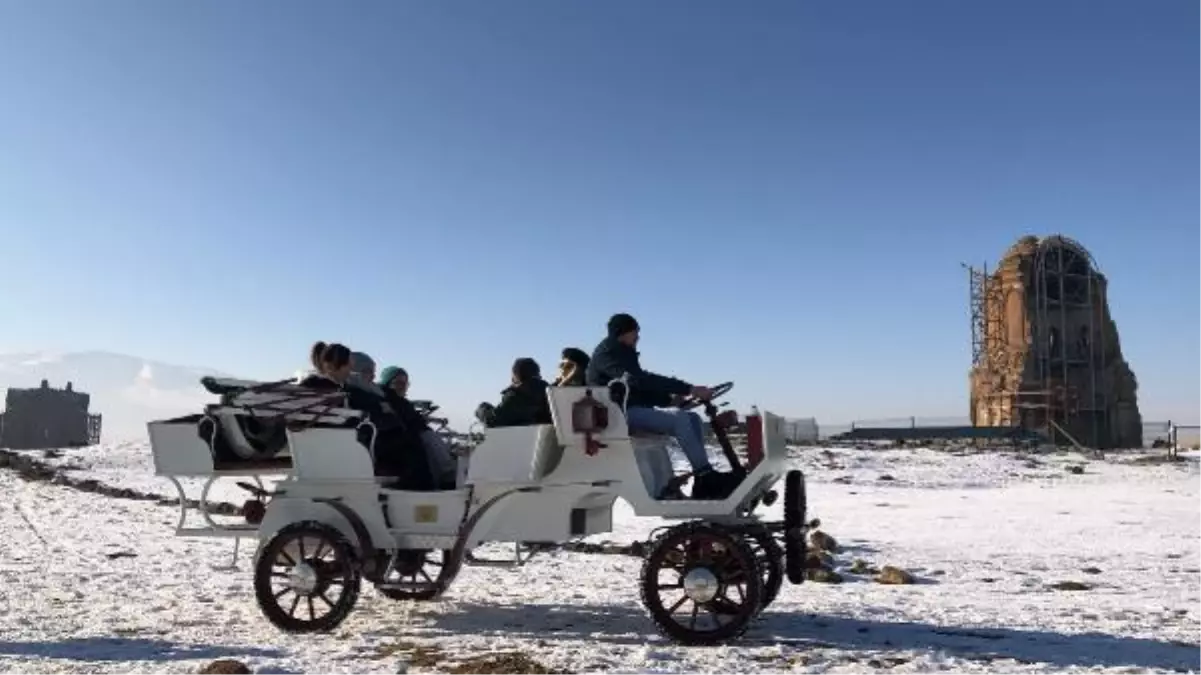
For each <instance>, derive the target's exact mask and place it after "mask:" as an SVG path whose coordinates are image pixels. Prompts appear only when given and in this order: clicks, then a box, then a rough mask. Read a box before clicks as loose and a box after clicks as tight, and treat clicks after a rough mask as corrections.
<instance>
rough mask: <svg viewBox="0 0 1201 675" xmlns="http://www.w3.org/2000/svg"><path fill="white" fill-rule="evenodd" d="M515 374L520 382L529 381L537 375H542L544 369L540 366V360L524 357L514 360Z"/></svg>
mask: <svg viewBox="0 0 1201 675" xmlns="http://www.w3.org/2000/svg"><path fill="white" fill-rule="evenodd" d="M513 375H514V376H515V377H516V378H517V381H518V382H529V381H530V380H532V379H534V378H536V377H541V376H542V369H541V368H539V367H538V362H537V361H535V360H534V359H531V358H529V357H523V358H520V359H517V360H516V361H514V362H513Z"/></svg>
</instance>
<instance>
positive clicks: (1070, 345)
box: [969, 235, 1142, 448]
mask: <svg viewBox="0 0 1201 675" xmlns="http://www.w3.org/2000/svg"><path fill="white" fill-rule="evenodd" d="M969 272H970V280H971V310H972V371H971V378H970V380H971V418H972V424H973V425H976V426H1007V425H1017V426H1021V427H1024V428H1027V429H1031V430H1036V431H1041V432H1044V433H1047V434H1048V435H1049V436H1050V437H1051V438H1053V439H1054V440H1055V441H1056V442H1060V443H1063V442H1068V441H1069V439H1068V438H1067V436H1070V437H1071V438H1073V439H1075V440H1076V441H1078V442H1079V443H1081V444H1083V445H1085V446H1088V447H1092V448H1119V447H1139V446H1141V445H1142V417H1141V415H1140V414H1139V410H1138V397H1137V389H1138V384H1137V382H1136V380H1135V378H1134V373H1133V372H1132V371H1131V370H1130V366H1129V364H1127V363H1126V360H1125V359H1124V358H1122V349H1121V345H1120V343H1119V341H1118V329H1117V326H1116V325H1115V324H1114V321H1113V319H1112V318H1111V317H1110V314H1109V305H1108V302H1107V300H1106V298H1107V293H1106V287H1107V283H1108V282H1107V280H1106V278H1105V276H1104V275H1102V274H1101V272H1100V271H1098V269H1097V266H1096V263H1095V262H1094V261H1093V258H1092V256H1091V255H1090V254H1089V253H1088V251H1086V250H1085V249H1084V247H1083V246H1081V245H1080V244H1078V243H1077V242H1075V241H1072V240H1071V239H1068V238H1067V237H1063V236H1058V235H1055V236H1050V237H1046V238H1043V239H1039V238H1038V237H1033V236H1028V237H1022V238H1021V239H1019V240H1018V242H1017V243H1016V244H1014V245H1013V246H1012V247H1010V249H1009V250H1008V251H1006V253H1005V256H1004V257H1003V258H1002V259H1001V264H1000V265H999V266H998V267H997V269H996V270H993V271H992V272H991V273H990V272H989V271H988V269H987V267H986V268H984V269H983V270H978V269H975V268H971V269H970V270H969Z"/></svg>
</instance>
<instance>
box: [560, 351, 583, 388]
mask: <svg viewBox="0 0 1201 675" xmlns="http://www.w3.org/2000/svg"><path fill="white" fill-rule="evenodd" d="M590 360H591V359H589V358H588V355H587V354H585V353H584V350H582V349H579V348H578V347H567V348H566V349H564V350H563V356H562V358H561V359H560V360H559V376H558V377H556V378H555V382H554V386H556V387H582V386H584V384H585V382H584V374H585V373H586V372H588V361H590Z"/></svg>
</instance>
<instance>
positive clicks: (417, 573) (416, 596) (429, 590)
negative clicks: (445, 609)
mask: <svg viewBox="0 0 1201 675" xmlns="http://www.w3.org/2000/svg"><path fill="white" fill-rule="evenodd" d="M449 562H450V551H448V550H435V551H401V552H400V555H399V556H397V560H396V566H395V567H394V568H393V569H392V570H390V571H388V573H387V574H386V575H385V576H384V577H383V578H381V579H379V580H377V581H376V582H375V590H377V591H379V593H380V595H382V596H384V597H385V598H389V599H391V600H413V601H418V602H420V601H424V600H433V599H435V598H437V597H438V596H439V595H442V592H443V591H445V590H446V587H447V586H449V585H450V582H451V580H452V579H451V578H452V577H453V575H454V571H453V570H451V569H450V565H449V564H448V563H449ZM381 567H382V568H386V567H387V562H386V561H385V564H384V565H382V566H381Z"/></svg>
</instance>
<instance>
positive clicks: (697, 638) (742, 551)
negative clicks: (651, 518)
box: [638, 522, 763, 646]
mask: <svg viewBox="0 0 1201 675" xmlns="http://www.w3.org/2000/svg"><path fill="white" fill-rule="evenodd" d="M698 534H705V535H707V536H712V537H714V538H716V539H719V540H724V543H725V545H726V546H727V547H729V549H730V551H731V552H732V553H733V554H734V555H735V556H737V557H738V558H739V559H740V562H741V564H742V565H743V566H744V567H746V568H747V569H754V570H756V571H758V569H759V564H758V561H757V560H756V559H755V553H754V551H752V550H751V547H750V546H749V545H748V544H747V543H746V538H745V537H744V536H743V535H741V534H739V533H732V532H730V531H728V530H726V529H725V528H722V527H719V526H715V525H709V524H706V523H699V522H698V523H687V524H684V525H680V526H677V527H674V528H672V529H671V530H668V531H667V532H666V533H664V534H663V536H661V537H659V538H657V539H656V540H655V542H654V545H653V546H654V548H652V549H651V551H650V554H649V555H647V557H646V560H645V561H644V562H643V564H642V573H641V575H640V579H639V584H638V586H639V590H640V593H641V596H642V604H643V606H644V607H646V609H647V611H648V612H650V615H651V620H652V621H654V623H655V628H657V629H658V631H659V632H660V633H661V634H662V635H663V636H664V637H666V638H667V639H669V640H671V641H673V642H675V643H677V644H681V645H690V646H694V645H700V646H704V645H715V644H720V643H722V642H727V641H729V640H733V639H736V638H738V637H740V636H741V635H742V634H743V633H745V632H746V629H747V628H749V627H750V624H751V622H752V621H753V620H754V619H755V617H757V616H758V615H759V612H760V610H761V609H762V607H761V603H762V597H763V580H762V578H761V577H760V576H759V574H758V573H756V574H752V575H749V576H747V577H746V580H747V582H746V598H745V600H746V601H747V603H748V604H747V606H748V607H749V611H744V612H743V613H742V615H741V616H739V617H737V618H736V619H735V620H733V621H731V622H730V623H728V624H726V625H724V626H722V627H721V628H719V629H718V630H714V631H709V632H705V633H700V632H697V631H693V630H690V629H688V628H687V627H685V626H681V625H680V624H678V623H676V622H675V621H674V620H673V619H672V617H671V615H670V614H668V613H667V609H666V608H665V607H663V603H662V600H661V598H660V597H659V595H658V592H657V591H658V589H657V588H654V587H653V586H656V585H657V584H658V579H659V574H658V573H659V569H660V568H661V566H662V564H663V562H664V558H665V556H666V554H667V551H668V550H669V549H670V548H672V545H673V544H674V543H675V542H677V541H678V540H679V539H681V538H684V537H690V536H696V535H698Z"/></svg>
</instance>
